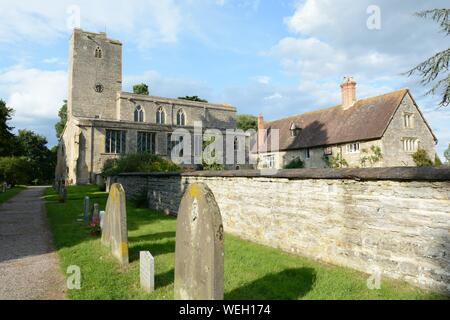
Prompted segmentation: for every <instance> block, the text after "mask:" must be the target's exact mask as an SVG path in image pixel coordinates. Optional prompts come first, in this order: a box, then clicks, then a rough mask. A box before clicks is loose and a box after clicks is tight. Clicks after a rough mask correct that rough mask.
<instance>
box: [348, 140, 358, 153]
mask: <svg viewBox="0 0 450 320" xmlns="http://www.w3.org/2000/svg"><path fill="white" fill-rule="evenodd" d="M346 150H347V153H358V152H359V142H353V143H349V144H347V146H346Z"/></svg>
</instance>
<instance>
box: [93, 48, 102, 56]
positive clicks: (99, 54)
mask: <svg viewBox="0 0 450 320" xmlns="http://www.w3.org/2000/svg"><path fill="white" fill-rule="evenodd" d="M95 57H96V58H102V57H103V52H102V49H101V48H100V47H97V48H95Z"/></svg>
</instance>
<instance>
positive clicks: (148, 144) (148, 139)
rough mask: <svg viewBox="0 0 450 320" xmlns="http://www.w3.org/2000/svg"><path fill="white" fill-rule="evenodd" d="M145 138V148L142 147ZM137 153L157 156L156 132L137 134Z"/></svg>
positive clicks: (140, 132)
mask: <svg viewBox="0 0 450 320" xmlns="http://www.w3.org/2000/svg"><path fill="white" fill-rule="evenodd" d="M143 136H144V137H145V148H143V147H142V145H143V143H142V142H143V141H142V137H143ZM144 149H145V150H144ZM136 151H137V152H138V153H149V154H156V132H153V131H138V132H137V133H136Z"/></svg>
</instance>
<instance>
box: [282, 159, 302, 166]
mask: <svg viewBox="0 0 450 320" xmlns="http://www.w3.org/2000/svg"><path fill="white" fill-rule="evenodd" d="M304 167H305V164H304V163H303V161H302V159H300V158H295V159H294V160H292V161H291V162H289V163H288V164H287V165H285V166H284V168H285V169H300V168H304Z"/></svg>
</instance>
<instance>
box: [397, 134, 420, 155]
mask: <svg viewBox="0 0 450 320" xmlns="http://www.w3.org/2000/svg"><path fill="white" fill-rule="evenodd" d="M401 140H402V146H403V151H404V152H406V153H414V152H417V150H418V149H419V139H418V138H413V137H404V138H402V139H401Z"/></svg>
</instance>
